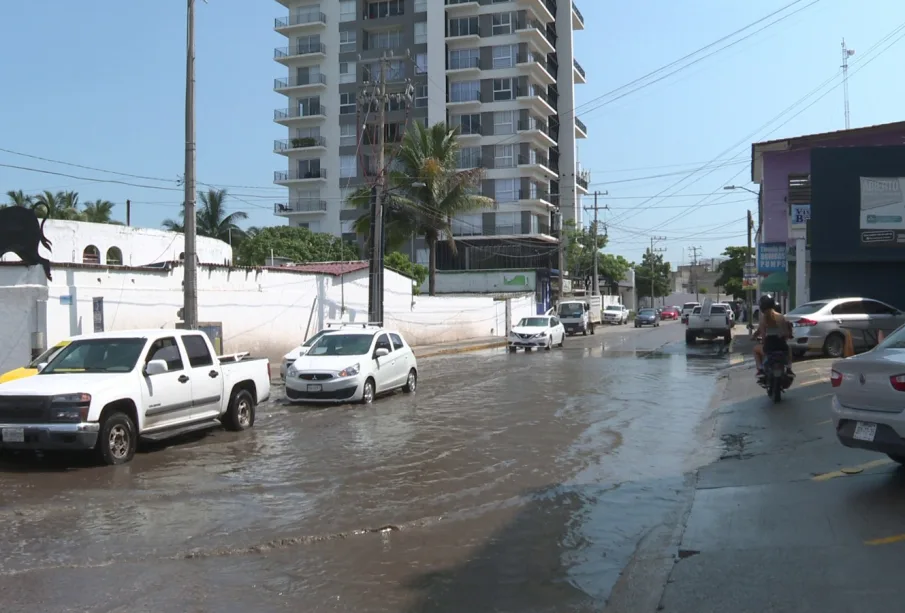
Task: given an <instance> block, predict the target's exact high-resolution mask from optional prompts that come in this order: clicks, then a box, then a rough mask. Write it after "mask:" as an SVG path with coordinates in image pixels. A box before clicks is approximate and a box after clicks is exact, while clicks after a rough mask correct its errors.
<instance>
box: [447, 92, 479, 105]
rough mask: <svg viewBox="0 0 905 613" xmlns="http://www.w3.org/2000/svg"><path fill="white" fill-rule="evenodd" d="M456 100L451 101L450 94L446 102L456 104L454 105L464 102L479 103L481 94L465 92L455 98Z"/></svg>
mask: <svg viewBox="0 0 905 613" xmlns="http://www.w3.org/2000/svg"><path fill="white" fill-rule="evenodd" d="M456 98H457V99H453V96H452V93H450V95H449V96H448V98H447V102H449V103H452V104H456V103H465V102H480V101H481V92H466V93H465V94H462V95H460V96H457V97H456Z"/></svg>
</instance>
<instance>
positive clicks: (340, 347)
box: [308, 332, 374, 356]
mask: <svg viewBox="0 0 905 613" xmlns="http://www.w3.org/2000/svg"><path fill="white" fill-rule="evenodd" d="M373 340H374V335H373V334H340V333H338V332H334V333H333V334H325V335H323V336H322V337H321V338H320V340H318V341H317V342H316V343H314V345H312V346H311V349H310V350H309V351H308V355H309V356H319V355H365V354H366V353H368V351H369V350H370V349H371V341H373Z"/></svg>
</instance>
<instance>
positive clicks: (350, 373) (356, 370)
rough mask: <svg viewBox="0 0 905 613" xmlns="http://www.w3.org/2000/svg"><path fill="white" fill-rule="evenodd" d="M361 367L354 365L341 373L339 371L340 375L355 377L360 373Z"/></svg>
mask: <svg viewBox="0 0 905 613" xmlns="http://www.w3.org/2000/svg"><path fill="white" fill-rule="evenodd" d="M359 372H360V371H359V365H358V364H352V366H346V367H345V368H343V369H342V370H341V371H339V373H338V375H339V376H340V377H354V376H355V375H357V374H358V373H359Z"/></svg>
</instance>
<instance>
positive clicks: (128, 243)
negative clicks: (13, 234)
mask: <svg viewBox="0 0 905 613" xmlns="http://www.w3.org/2000/svg"><path fill="white" fill-rule="evenodd" d="M44 235H45V236H47V238H48V239H50V241H51V242H52V243H53V250H52V252H48V251H47V250H46V249H44V247H43V246H42V247H40V251H41V253H42V254H43V255H44V256H45V257H47V259H49V260H50V261H51V262H76V263H81V262H82V261H83V260H82V258H83V254H84V252H85V249H86V248H87V247H88V246H89V245H93V246H94V247H97V249H98V251H99V252H100V263H101V264H107V263H108V262H107V255H108V252H109V250H110V249H111V248H116V249H118V250H119V251H120V252H121V253H122V263H123V264H124V265H126V266H145V265H147V264H153V263H155V262H164V261H168V260H179V259H180V255H181V254H182V252H183V246H184V245H185V235H183V234H179V233H177V232H167V231H165V230H155V229H153V228H134V227H130V226H116V225H113V224H101V223H88V222H84V221H60V220H57V219H48V220H47V223H46V224H45V225H44ZM197 251H198V260H199V261H201V262H205V263H215V264H223V263H224V262H232V261H233V252H232V248H231V247H230V246H229V245H228V244H226V243H224V242H223V241H219V240H215V239H213V238H206V237H204V236H199V237H198V242H197ZM2 261H4V262H18V261H19V258H18V257H17V256H15V255H13V254H11V253H8V254H6V255H4V256H3V258H2Z"/></svg>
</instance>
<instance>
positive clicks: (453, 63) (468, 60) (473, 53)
mask: <svg viewBox="0 0 905 613" xmlns="http://www.w3.org/2000/svg"><path fill="white" fill-rule="evenodd" d="M480 65H481V50H480V49H452V50H450V52H449V69H450V70H462V69H464V68H478V67H480Z"/></svg>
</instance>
